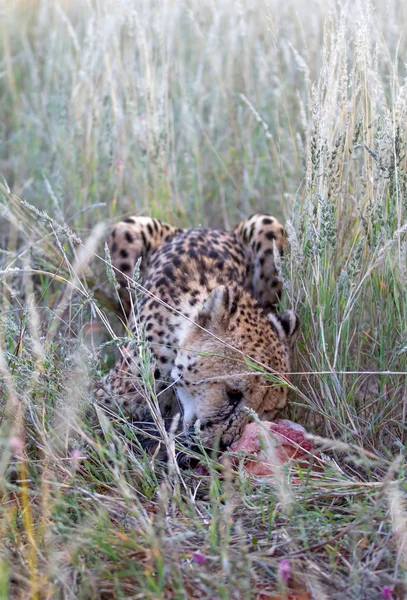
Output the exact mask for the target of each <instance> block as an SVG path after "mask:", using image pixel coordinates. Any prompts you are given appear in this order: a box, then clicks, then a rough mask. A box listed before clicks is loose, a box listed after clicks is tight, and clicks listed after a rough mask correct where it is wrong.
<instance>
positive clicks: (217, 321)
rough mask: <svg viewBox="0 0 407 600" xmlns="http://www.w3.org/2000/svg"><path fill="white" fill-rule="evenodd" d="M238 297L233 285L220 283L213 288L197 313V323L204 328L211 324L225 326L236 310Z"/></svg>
mask: <svg viewBox="0 0 407 600" xmlns="http://www.w3.org/2000/svg"><path fill="white" fill-rule="evenodd" d="M239 299H240V294H239V292H238V290H237V289H236V288H234V287H231V286H226V285H220V286H219V287H217V288H215V289H214V290H213V291H212V292H211V293H210V295H209V297H208V299H207V300H205V303H204V305H203V307H202V310H201V311H200V312H199V314H198V318H197V322H198V325H200V326H201V327H204V328H205V329H207V328H208V327H209V326H211V325H212V326H216V325H218V326H223V327H226V326H227V324H228V323H229V320H230V317H231V316H232V315H234V314H235V313H236V311H237V308H238V302H239Z"/></svg>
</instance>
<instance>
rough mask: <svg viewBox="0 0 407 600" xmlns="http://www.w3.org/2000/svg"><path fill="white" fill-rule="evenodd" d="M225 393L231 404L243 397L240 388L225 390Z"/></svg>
mask: <svg viewBox="0 0 407 600" xmlns="http://www.w3.org/2000/svg"><path fill="white" fill-rule="evenodd" d="M226 393H227V395H228V398H229V402H230V403H231V404H237V403H238V402H240V400H241V399H242V398H243V392H241V391H240V390H227V392H226Z"/></svg>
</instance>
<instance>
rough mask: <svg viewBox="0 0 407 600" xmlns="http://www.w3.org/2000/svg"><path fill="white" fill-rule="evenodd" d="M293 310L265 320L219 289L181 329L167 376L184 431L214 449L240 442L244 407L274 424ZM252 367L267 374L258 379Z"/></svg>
mask: <svg viewBox="0 0 407 600" xmlns="http://www.w3.org/2000/svg"><path fill="white" fill-rule="evenodd" d="M298 325H299V322H298V318H297V316H296V315H295V313H293V312H292V311H285V312H283V313H281V314H269V315H266V314H265V313H264V312H263V311H262V309H261V307H260V306H259V305H258V304H257V303H256V301H255V300H254V299H253V298H252V297H251V296H250V295H249V294H248V293H247V292H245V291H241V290H238V289H237V288H235V287H232V286H230V287H227V286H219V287H217V288H216V289H215V290H213V291H212V293H211V294H210V296H209V298H208V299H207V300H206V302H205V303H204V305H203V306H202V309H201V310H200V312H199V314H198V317H197V319H196V325H194V324H192V323H191V324H190V325H189V324H188V326H187V329H186V333H185V335H184V338H183V340H181V344H180V349H179V351H178V354H177V357H176V360H175V366H174V368H173V370H172V373H171V375H172V379H173V380H174V385H175V390H176V393H177V396H178V399H179V402H180V404H181V407H182V411H183V423H184V431H185V433H186V434H187V435H191V434H195V433H198V434H199V436H200V438H201V441H202V443H203V444H204V445H205V446H207V447H213V446H214V444H215V443H218V444H219V446H220V447H221V448H225V447H227V446H229V445H230V444H231V443H232V442H233V441H235V440H237V439H239V438H240V436H241V433H242V430H243V428H244V426H245V425H246V423H247V422H248V421H249V420H250V414H248V412H247V410H246V407H248V408H251V409H253V410H255V411H256V413H257V414H259V416H260V417H261V418H264V419H273V418H274V417H275V415H276V414H277V413H278V412H279V411H280V410H281V409H282V408H284V406H285V405H286V404H287V392H288V389H287V386H286V385H284V380H283V379H281V375H284V374H285V373H287V372H289V370H290V346H291V342H292V339H293V336H294V334H295V333H296V331H297V330H298ZM258 367H262V368H263V370H264V371H266V372H267V371H268V372H269V373H272V374H274V375H273V376H272V377H271V379H272V381H270V378H265V377H264V374H260V373H259V370H258Z"/></svg>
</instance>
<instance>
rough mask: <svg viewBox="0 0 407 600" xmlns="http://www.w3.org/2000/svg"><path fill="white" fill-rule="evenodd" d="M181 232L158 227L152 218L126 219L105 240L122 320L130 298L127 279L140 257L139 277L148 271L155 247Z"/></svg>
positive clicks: (163, 224)
mask: <svg viewBox="0 0 407 600" xmlns="http://www.w3.org/2000/svg"><path fill="white" fill-rule="evenodd" d="M182 231H183V230H182V229H180V228H178V227H173V226H172V225H168V224H167V223H162V222H161V221H160V220H159V219H153V218H152V217H129V218H127V219H125V220H124V221H121V222H120V223H118V224H117V225H116V227H115V228H114V229H113V231H112V233H111V235H110V239H109V249H110V253H111V256H112V264H113V267H114V268H115V273H116V277H117V280H118V282H119V284H120V291H119V294H120V299H121V301H122V305H123V308H124V310H125V313H126V316H127V317H128V316H129V314H130V311H131V296H130V293H129V286H128V279H129V277H130V278H131V277H132V275H133V271H134V267H135V265H136V263H137V261H138V260H139V258H140V257H141V259H142V260H141V268H140V270H141V275H142V276H144V275H145V274H146V272H147V270H148V265H149V262H150V259H151V256H152V255H153V254H154V252H155V251H156V250H157V248H158V247H159V246H161V245H162V244H165V243H167V242H170V241H171V240H172V239H173V238H174V237H176V236H177V235H179V234H180V233H182Z"/></svg>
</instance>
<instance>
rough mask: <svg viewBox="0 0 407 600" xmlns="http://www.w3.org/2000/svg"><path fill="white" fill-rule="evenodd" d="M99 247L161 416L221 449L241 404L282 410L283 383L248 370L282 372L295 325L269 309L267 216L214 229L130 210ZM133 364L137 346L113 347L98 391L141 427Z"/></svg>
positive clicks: (239, 421) (277, 240) (239, 425)
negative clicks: (144, 357)
mask: <svg viewBox="0 0 407 600" xmlns="http://www.w3.org/2000/svg"><path fill="white" fill-rule="evenodd" d="M109 246H110V251H111V255H112V262H113V266H114V267H115V269H116V270H117V273H118V279H119V282H120V284H121V297H122V302H123V305H124V306H125V308H126V310H127V311H128V315H129V326H130V328H131V329H132V330H133V331H134V332H135V333H136V334H137V336H139V334H140V331H141V329H142V330H143V333H144V336H145V339H146V340H147V342H149V344H150V347H151V354H152V357H153V363H154V364H153V377H154V379H155V384H156V391H157V394H158V397H159V404H160V409H161V412H162V414H163V416H164V417H166V418H168V420H169V421H170V420H171V418H172V416H173V415H174V414H176V413H179V412H180V413H181V414H182V423H183V428H184V431H185V432H186V433H191V432H193V431H195V432H196V431H197V430H199V432H200V436H201V438H202V440H203V442H204V443H206V444H208V445H209V446H211V445H212V444H213V442H214V440H215V438H216V437H218V438H219V439H220V443H221V444H222V445H224V446H228V445H229V444H231V443H232V442H233V441H234V440H235V439H237V438H238V437H239V436H240V434H241V431H242V429H243V427H244V425H245V424H246V423H247V421H248V419H249V417H248V414H247V411H246V410H245V407H250V408H252V409H254V410H255V411H256V412H257V413H258V414H259V415H261V416H263V417H265V418H273V417H274V416H275V415H276V414H277V413H278V411H280V410H281V409H282V408H284V406H285V405H286V403H287V387H286V386H284V385H283V383H282V381H280V382H277V383H276V382H275V381H274V382H270V381H267V380H266V379H265V378H264V377H263V376H262V375H261V374H259V373H258V372H257V371H256V370H255V368H254V367H253V363H258V364H260V365H261V366H262V367H263V368H264V369H265V370H268V371H270V372H272V373H277V374H279V375H284V373H287V372H288V371H289V369H290V356H289V355H290V343H291V339H292V337H293V335H294V334H295V332H296V331H297V329H298V319H297V317H296V316H295V314H294V313H292V312H291V311H285V312H284V313H281V314H277V313H276V312H275V308H276V305H277V303H278V301H279V298H280V295H281V286H282V284H281V281H280V280H279V279H278V275H277V272H276V269H275V264H274V257H275V256H276V253H277V254H281V253H282V252H283V250H284V247H285V246H286V236H285V233H284V230H283V227H282V226H281V225H280V223H279V222H278V220H277V219H275V218H274V217H270V216H267V215H254V216H252V217H250V218H249V219H246V220H245V221H243V222H242V223H240V224H239V225H238V226H237V227H236V228H235V229H234V230H233V231H217V230H211V229H192V230H183V229H178V228H174V227H171V226H170V225H167V224H165V223H161V222H160V221H159V220H158V219H152V218H149V217H130V218H129V219H126V220H125V221H123V222H121V223H119V224H118V225H117V226H116V227H115V229H114V230H113V232H112V234H111V238H110V242H109ZM140 257H142V261H141V274H142V277H143V286H144V288H145V290H146V291H145V293H144V294H143V295H142V297H141V299H140V300H139V302H138V304H137V307H136V308H137V312H136V313H135V307H134V304H133V303H132V298H131V293H130V292H129V289H128V282H129V281H131V276H132V273H133V269H134V266H135V264H136V262H137V260H138V259H139V258H140ZM139 361H140V349H139V347H138V346H137V345H130V346H128V347H127V348H125V349H123V351H122V357H121V359H120V360H119V361H118V363H117V365H116V367H115V369H114V370H113V371H112V372H111V373H110V375H109V377H108V378H107V381H106V384H105V385H104V386H103V388H102V389H101V390H100V391H99V392H98V398H99V402H101V403H103V404H105V405H109V406H113V405H114V404H115V403H117V404H119V405H120V407H121V408H122V409H123V410H124V411H125V412H127V413H128V414H129V415H130V416H131V418H132V419H133V421H134V422H138V423H139V424H140V426H141V427H143V425H145V424H146V423H148V422H151V416H149V410H148V407H147V401H146V397H147V395H148V390H145V389H144V387H143V383H142V380H141V378H140V362H139ZM250 362H251V363H252V364H251V365H250V364H249V363H250ZM168 386H170V387H168ZM167 388H168V389H167Z"/></svg>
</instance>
